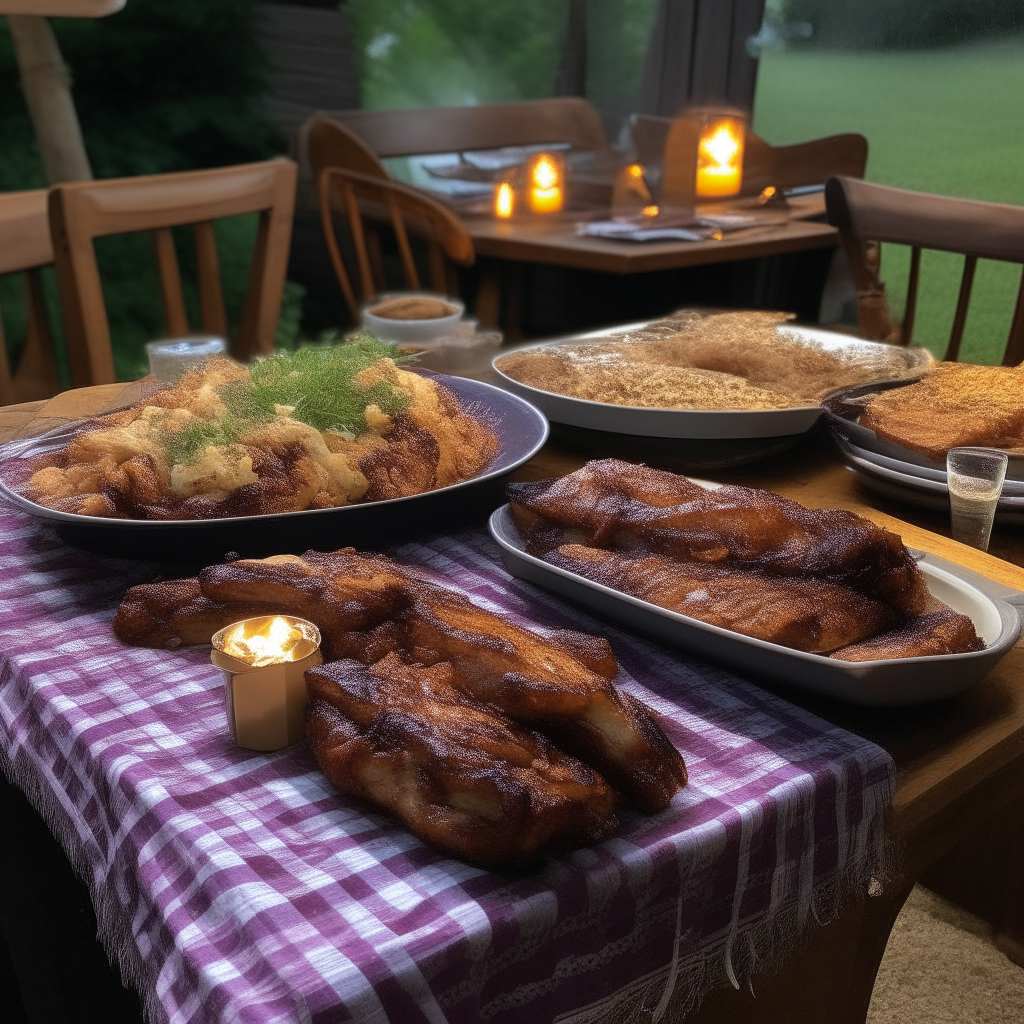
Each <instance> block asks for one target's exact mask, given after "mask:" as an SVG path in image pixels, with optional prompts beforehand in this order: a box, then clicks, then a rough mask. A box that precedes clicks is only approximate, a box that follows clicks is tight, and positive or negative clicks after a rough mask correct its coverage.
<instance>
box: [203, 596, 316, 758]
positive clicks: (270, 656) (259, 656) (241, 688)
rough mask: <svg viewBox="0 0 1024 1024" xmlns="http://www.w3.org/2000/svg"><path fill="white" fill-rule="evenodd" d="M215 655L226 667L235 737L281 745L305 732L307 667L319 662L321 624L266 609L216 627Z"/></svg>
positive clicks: (251, 745)
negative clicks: (259, 613)
mask: <svg viewBox="0 0 1024 1024" xmlns="http://www.w3.org/2000/svg"><path fill="white" fill-rule="evenodd" d="M211 643H212V645H213V649H212V650H211V652H210V660H211V661H212V662H213V664H214V665H216V666H217V668H219V669H221V670H222V671H223V672H224V703H225V709H226V711H227V718H228V728H229V730H230V732H231V738H232V739H233V740H234V741H235V743H236V744H237V745H238V746H240V747H244V748H246V749H247V750H280V749H281V748H282V747H287V746H290V745H291V744H292V743H297V742H298V741H299V740H300V739H302V736H303V730H304V717H305V707H306V681H305V679H304V678H303V673H304V672H305V671H306V669H307V668H311V667H312V666H314V665H319V664H320V663H321V662H322V661H323V658H322V657H321V655H320V630H318V629H317V628H316V626H314V625H313V623H312V622H308V621H307V620H306V619H300V618H297V617H296V616H294V615H261V616H258V617H256V618H253V619H243V620H242V621H240V622H233V623H232V624H231V625H230V626H225V627H224V628H223V629H222V630H220V631H219V632H217V633H215V634H214V636H213V639H212V641H211Z"/></svg>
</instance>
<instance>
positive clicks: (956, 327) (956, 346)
mask: <svg viewBox="0 0 1024 1024" xmlns="http://www.w3.org/2000/svg"><path fill="white" fill-rule="evenodd" d="M977 266H978V257H977V256H965V257H964V272H963V274H962V276H961V277H960V294H959V296H957V300H956V312H955V313H954V314H953V326H952V328H951V329H950V332H949V344H948V345H947V346H946V356H945V358H946V359H947V360H949V361H950V362H954V363H955V362H956V359H957V356H959V355H960V342H961V341H962V340H963V337H964V326H965V325H966V323H967V307H968V306H969V305H970V302H971V289H972V288H973V287H974V271H975V270H976V269H977Z"/></svg>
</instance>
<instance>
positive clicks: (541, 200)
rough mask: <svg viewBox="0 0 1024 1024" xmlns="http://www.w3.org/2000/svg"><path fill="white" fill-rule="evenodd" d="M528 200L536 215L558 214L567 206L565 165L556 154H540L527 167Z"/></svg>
mask: <svg viewBox="0 0 1024 1024" xmlns="http://www.w3.org/2000/svg"><path fill="white" fill-rule="evenodd" d="M526 180H527V182H528V192H527V200H528V202H529V204H530V209H531V210H532V211H533V212H534V213H558V212H559V211H560V210H561V209H562V207H563V206H564V205H565V164H564V162H563V161H562V158H561V157H560V156H557V155H556V154H554V153H538V154H537V155H536V156H535V157H533V158H531V160H530V162H529V164H528V165H527V173H526Z"/></svg>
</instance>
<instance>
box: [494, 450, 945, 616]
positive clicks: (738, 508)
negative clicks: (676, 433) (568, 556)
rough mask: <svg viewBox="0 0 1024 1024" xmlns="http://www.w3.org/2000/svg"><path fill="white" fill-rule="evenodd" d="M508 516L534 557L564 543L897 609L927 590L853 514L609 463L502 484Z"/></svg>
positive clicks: (895, 544) (893, 542)
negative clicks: (838, 591) (832, 588)
mask: <svg viewBox="0 0 1024 1024" xmlns="http://www.w3.org/2000/svg"><path fill="white" fill-rule="evenodd" d="M509 496H510V500H511V503H512V514H513V517H514V519H515V522H516V524H517V526H518V527H519V530H520V532H521V533H522V534H523V536H524V537H525V539H526V540H527V543H528V546H529V548H530V550H531V552H532V553H534V554H541V555H542V554H544V553H545V552H547V551H550V550H553V549H554V548H557V547H559V546H561V545H562V544H566V543H580V544H585V545H586V546H588V547H595V548H610V549H612V550H616V551H623V552H630V551H646V552H649V553H653V554H658V555H668V556H670V557H671V558H674V559H677V560H679V561H684V562H705V563H709V564H718V565H727V566H729V567H731V568H735V569H747V570H758V571H761V572H763V573H765V574H766V575H771V576H783V577H784V576H800V577H806V578H814V579H822V580H830V581H832V582H834V583H839V584H843V585H845V586H847V587H850V588H852V589H854V590H856V591H858V592H859V593H861V594H864V595H865V596H867V597H870V598H873V599H875V600H879V601H883V602H884V603H886V604H888V605H890V606H891V607H892V608H894V609H895V610H896V611H898V612H900V613H901V614H903V615H917V614H919V613H920V612H921V611H922V610H923V609H924V605H925V601H926V599H927V596H928V588H927V586H926V583H925V579H924V576H923V574H922V573H921V570H920V569H919V568H918V567H917V564H916V563H915V561H914V559H913V558H912V557H911V555H910V553H909V552H908V551H907V549H906V547H905V546H904V544H903V542H902V540H901V539H900V538H899V537H898V536H897V535H896V534H894V533H890V532H889V531H888V530H883V529H882V528H881V527H879V526H876V525H875V524H874V523H872V522H870V521H869V520H867V519H865V518H864V517H863V516H858V515H856V514H855V513H853V512H847V511H844V510H841V509H809V508H804V507H803V506H802V505H799V504H797V503H796V502H795V501H790V500H788V499H787V498H783V497H782V496H781V495H778V494H774V493H773V492H771V491H762V490H756V489H753V488H749V487H722V488H720V489H718V490H708V489H706V488H704V487H701V486H699V485H698V484H695V483H692V482H691V481H689V480H687V479H686V477H683V476H680V475H678V474H676V473H667V472H662V471H660V470H655V469H650V468H649V467H647V466H642V465H634V464H632V463H628V462H622V461H620V460H618V459H604V460H600V461H594V462H589V463H587V465H586V466H584V467H583V468H582V469H580V470H577V471H576V472H575V473H570V474H569V475H568V476H564V477H561V478H560V479H557V480H547V481H540V482H538V483H526V484H511V485H510V486H509Z"/></svg>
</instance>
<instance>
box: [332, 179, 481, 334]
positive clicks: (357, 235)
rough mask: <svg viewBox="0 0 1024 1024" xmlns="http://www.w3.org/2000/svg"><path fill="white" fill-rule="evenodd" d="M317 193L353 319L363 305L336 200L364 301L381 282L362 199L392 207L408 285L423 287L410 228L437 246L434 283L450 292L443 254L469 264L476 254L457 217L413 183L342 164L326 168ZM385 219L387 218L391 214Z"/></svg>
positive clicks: (381, 207)
mask: <svg viewBox="0 0 1024 1024" xmlns="http://www.w3.org/2000/svg"><path fill="white" fill-rule="evenodd" d="M317 198H318V202H319V206H320V223H321V225H322V227H323V232H324V241H325V242H326V245H327V251H328V253H329V255H330V257H331V264H332V265H333V267H334V272H335V275H336V277H337V279H338V284H339V286H340V287H341V291H342V294H343V295H344V297H345V302H346V303H347V305H348V307H349V311H350V312H351V314H352V316H353V317H354V318H358V315H359V309H358V305H357V303H356V299H355V290H354V289H353V287H352V279H351V277H350V276H349V273H348V270H347V269H346V267H345V262H344V259H343V258H342V255H341V247H340V246H339V244H338V239H337V235H336V233H335V230H334V216H333V212H334V208H335V204H337V205H338V206H340V208H341V211H342V212H343V213H344V214H345V216H346V217H347V220H348V226H349V233H350V236H351V240H352V248H353V249H354V250H355V257H356V264H357V267H358V272H359V279H360V280H359V284H360V289H359V290H360V292H361V294H362V300H363V302H369V301H370V300H371V299H372V298H373V297H374V296H375V295H376V293H377V285H376V282H375V281H374V279H373V274H372V270H371V260H370V257H369V254H368V247H367V242H366V230H365V228H364V225H363V217H364V215H365V211H364V210H363V209H362V208H361V207H360V202H363V203H365V204H366V205H367V207H368V208H372V209H375V210H384V211H386V212H387V215H388V218H390V221H391V226H392V228H393V229H394V232H395V238H396V240H397V242H398V247H399V253H400V255H401V259H402V269H403V274H404V277H405V286H406V287H407V288H411V289H414V290H415V289H418V288H419V287H420V278H419V273H418V271H417V268H416V261H415V259H414V258H413V253H412V247H411V246H410V244H409V232H410V230H412V232H413V233H414V234H415V235H417V236H420V235H422V237H424V238H425V239H426V241H427V244H428V247H429V246H430V245H435V246H436V247H437V252H438V255H437V256H436V257H435V256H433V255H431V254H430V253H429V251H428V263H429V265H430V280H431V284H432V287H434V288H435V289H436V290H437V291H447V287H446V285H447V275H446V273H445V271H444V267H443V257H447V258H448V259H449V260H452V261H453V262H455V263H459V264H462V265H469V264H471V263H472V262H473V261H474V260H475V258H476V253H475V251H474V248H473V242H472V240H471V239H470V237H469V235H468V234H467V233H466V229H465V228H464V227H463V226H462V224H461V223H460V222H459V220H458V219H457V218H456V216H455V215H454V214H453V213H452V212H451V211H450V210H448V209H447V208H446V207H444V206H442V205H441V204H440V203H438V202H435V201H434V200H433V199H431V198H430V197H429V196H425V195H424V194H423V193H422V192H419V191H417V190H416V189H414V188H410V187H409V186H408V185H403V184H401V183H400V182H397V181H391V180H389V179H384V178H377V177H372V176H370V175H367V174H359V173H358V172H356V171H349V170H345V169H343V168H339V167H325V168H323V169H322V170H321V172H320V176H319V179H318V181H317ZM384 223H387V219H385V220H384ZM435 263H436V264H437V267H435Z"/></svg>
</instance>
